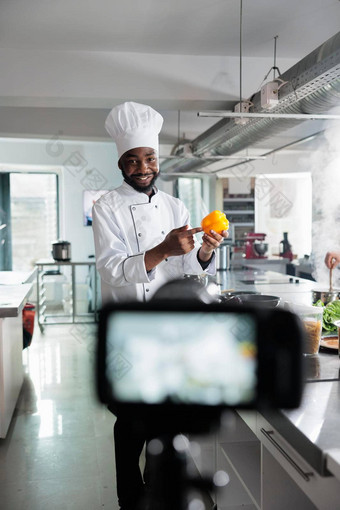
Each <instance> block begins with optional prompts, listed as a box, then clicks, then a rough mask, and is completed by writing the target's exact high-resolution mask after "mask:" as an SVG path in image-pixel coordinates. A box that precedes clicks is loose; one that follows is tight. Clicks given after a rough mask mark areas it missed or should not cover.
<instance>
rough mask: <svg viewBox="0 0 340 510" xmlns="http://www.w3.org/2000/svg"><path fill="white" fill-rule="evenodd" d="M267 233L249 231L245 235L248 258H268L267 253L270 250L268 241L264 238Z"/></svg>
mask: <svg viewBox="0 0 340 510" xmlns="http://www.w3.org/2000/svg"><path fill="white" fill-rule="evenodd" d="M266 235H267V234H258V233H255V232H248V233H247V234H246V237H245V241H246V259H266V258H268V257H267V255H265V253H266V252H267V250H268V243H265V242H264V240H265V238H266Z"/></svg>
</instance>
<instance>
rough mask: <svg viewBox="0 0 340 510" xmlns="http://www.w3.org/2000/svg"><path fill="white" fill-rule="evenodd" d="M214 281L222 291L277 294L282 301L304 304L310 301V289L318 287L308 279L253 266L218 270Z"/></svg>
mask: <svg viewBox="0 0 340 510" xmlns="http://www.w3.org/2000/svg"><path fill="white" fill-rule="evenodd" d="M214 281H215V282H216V283H217V285H219V287H220V289H221V291H222V292H223V291H227V290H230V291H235V290H240V291H249V292H259V293H261V294H268V295H270V296H278V297H280V298H281V299H282V300H283V301H290V302H292V303H299V304H305V305H307V304H311V303H312V291H313V290H314V289H317V288H318V286H317V284H316V283H315V282H312V281H310V280H305V279H303V278H297V277H295V276H294V277H292V276H289V275H286V274H281V273H276V272H274V271H265V270H261V269H255V268H254V269H250V268H245V269H238V270H231V271H218V272H217V274H216V277H214Z"/></svg>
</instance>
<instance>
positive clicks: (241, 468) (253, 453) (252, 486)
mask: <svg viewBox="0 0 340 510" xmlns="http://www.w3.org/2000/svg"><path fill="white" fill-rule="evenodd" d="M221 449H222V453H223V454H224V455H225V457H226V459H227V460H228V462H229V463H230V465H231V467H232V468H233V470H234V472H235V474H236V475H237V477H238V478H239V480H240V481H241V483H242V485H243V486H244V488H245V489H246V491H247V493H248V495H249V496H250V498H251V500H252V501H253V503H254V504H255V505H256V507H257V508H259V507H260V504H261V476H260V473H261V444H260V441H258V440H256V441H243V442H237V443H222V444H221Z"/></svg>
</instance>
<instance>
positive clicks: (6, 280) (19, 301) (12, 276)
mask: <svg viewBox="0 0 340 510" xmlns="http://www.w3.org/2000/svg"><path fill="white" fill-rule="evenodd" d="M36 273H37V270H36V269H33V270H32V271H0V318H3V317H17V316H18V315H19V313H20V312H21V311H22V309H23V307H24V305H25V300H26V299H27V297H28V296H29V294H30V292H31V290H32V283H31V282H33V281H34V280H35V278H36Z"/></svg>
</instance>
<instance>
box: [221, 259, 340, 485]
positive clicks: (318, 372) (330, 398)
mask: <svg viewBox="0 0 340 510" xmlns="http://www.w3.org/2000/svg"><path fill="white" fill-rule="evenodd" d="M216 283H217V284H218V285H219V286H220V288H221V290H222V291H223V290H227V289H229V290H242V291H244V290H249V291H256V292H261V293H262V294H269V295H275V296H279V297H281V299H282V300H283V301H289V302H292V303H303V304H312V290H314V289H317V288H318V284H317V283H315V282H313V281H310V280H304V279H302V278H296V277H291V276H289V275H283V274H278V273H274V272H271V271H258V270H252V269H246V270H238V271H219V272H218V274H217V276H216ZM305 369H306V370H305V378H306V381H307V382H306V384H305V389H304V394H303V399H302V402H301V405H300V407H299V408H298V409H296V410H290V411H286V410H280V411H269V410H261V414H262V415H263V416H264V418H265V419H266V420H267V421H268V422H269V423H271V424H272V426H273V427H274V428H275V429H276V430H277V432H278V433H279V434H281V435H282V437H283V438H284V439H286V440H287V441H288V442H289V443H290V444H291V445H292V446H293V448H295V450H296V451H297V452H298V453H299V454H300V455H301V456H302V457H303V458H304V459H306V461H307V462H308V463H309V464H310V465H311V466H312V467H313V468H314V469H315V470H316V471H317V472H318V473H319V474H321V475H323V476H327V475H329V474H330V473H329V471H328V470H327V455H328V453H327V452H329V451H335V450H340V379H339V371H340V360H339V357H338V355H337V353H336V352H334V351H327V350H322V349H320V352H319V354H317V355H316V356H312V357H306V358H305ZM333 463H334V459H333Z"/></svg>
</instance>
